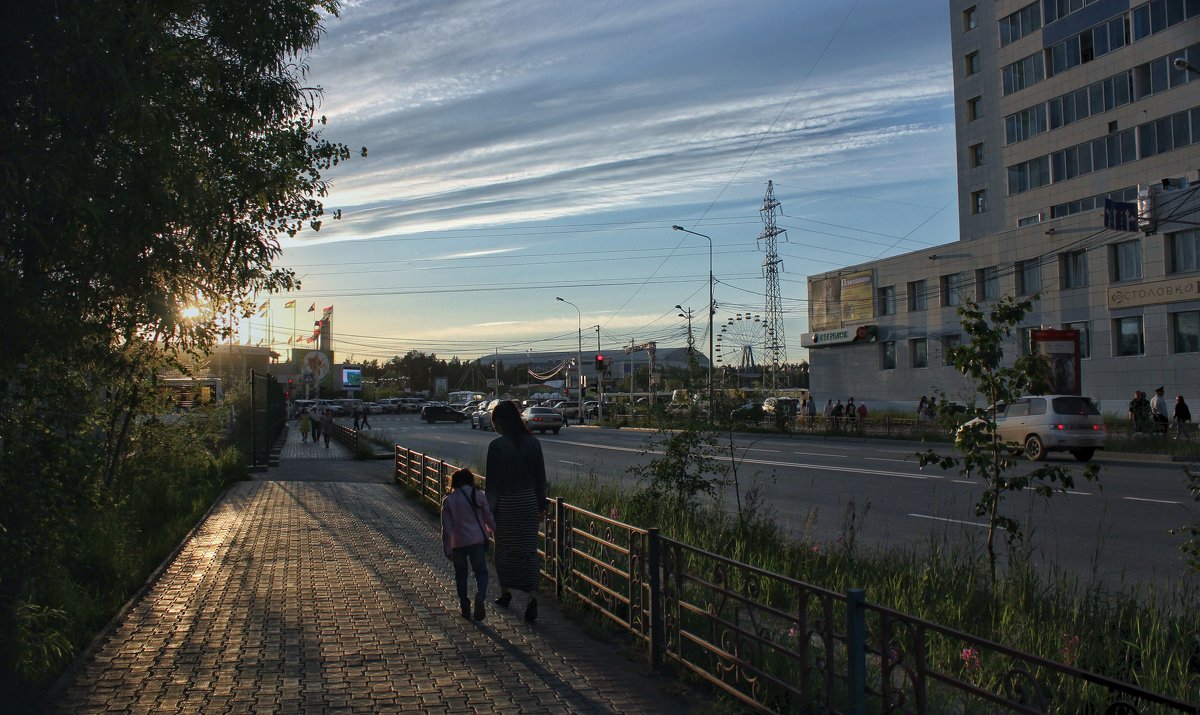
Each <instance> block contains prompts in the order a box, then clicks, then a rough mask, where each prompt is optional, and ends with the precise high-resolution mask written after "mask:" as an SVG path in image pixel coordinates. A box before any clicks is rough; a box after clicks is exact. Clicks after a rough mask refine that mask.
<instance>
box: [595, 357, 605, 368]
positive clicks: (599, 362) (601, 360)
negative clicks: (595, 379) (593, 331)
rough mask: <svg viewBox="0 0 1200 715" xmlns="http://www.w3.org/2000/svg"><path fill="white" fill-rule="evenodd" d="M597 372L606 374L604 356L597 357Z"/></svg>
mask: <svg viewBox="0 0 1200 715" xmlns="http://www.w3.org/2000/svg"><path fill="white" fill-rule="evenodd" d="M596 372H604V356H603V355H597V356H596Z"/></svg>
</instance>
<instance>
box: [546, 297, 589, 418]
mask: <svg viewBox="0 0 1200 715" xmlns="http://www.w3.org/2000/svg"><path fill="white" fill-rule="evenodd" d="M554 300H557V301H559V302H560V303H566V304H567V305H569V306H571V307H572V308H574V309H575V324H576V335H577V336H578V338H579V344H578V346H577V347H576V351H575V370H576V371H577V372H578V373H579V374H578V375H576V378H577V379H578V382H579V386H578V388H577V392H576V393H575V394H576V395H577V396H578V400H579V402H578V404H579V424H583V423H584V422H585V420H584V415H583V313H580V312H579V306H577V305H575V304H574V303H572V302H571V301H569V300H563V299H562V298H559V297H558V296H554ZM563 412H566V410H563Z"/></svg>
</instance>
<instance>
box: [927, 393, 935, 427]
mask: <svg viewBox="0 0 1200 715" xmlns="http://www.w3.org/2000/svg"><path fill="white" fill-rule="evenodd" d="M925 416H926V417H927V418H929V421H930V422H932V421H933V420H934V418H936V417H937V398H936V397H930V398H929V403H928V404H927V405H925Z"/></svg>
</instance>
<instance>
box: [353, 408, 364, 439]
mask: <svg viewBox="0 0 1200 715" xmlns="http://www.w3.org/2000/svg"><path fill="white" fill-rule="evenodd" d="M362 413H363V409H362V405H355V406H354V411H353V412H352V413H351V415H352V416H353V417H354V431H355V432H357V431H358V424H359V422H361V421H362Z"/></svg>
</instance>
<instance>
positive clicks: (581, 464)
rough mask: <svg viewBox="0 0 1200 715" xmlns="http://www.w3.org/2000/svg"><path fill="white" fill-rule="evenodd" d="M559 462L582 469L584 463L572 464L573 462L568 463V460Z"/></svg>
mask: <svg viewBox="0 0 1200 715" xmlns="http://www.w3.org/2000/svg"><path fill="white" fill-rule="evenodd" d="M558 461H559V462H560V463H562V464H569V465H571V466H572V467H582V466H583V462H571V461H568V460H566V459H560V460H558Z"/></svg>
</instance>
